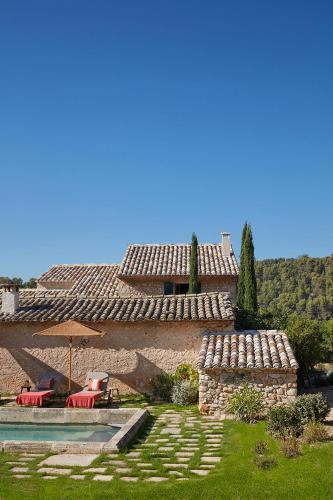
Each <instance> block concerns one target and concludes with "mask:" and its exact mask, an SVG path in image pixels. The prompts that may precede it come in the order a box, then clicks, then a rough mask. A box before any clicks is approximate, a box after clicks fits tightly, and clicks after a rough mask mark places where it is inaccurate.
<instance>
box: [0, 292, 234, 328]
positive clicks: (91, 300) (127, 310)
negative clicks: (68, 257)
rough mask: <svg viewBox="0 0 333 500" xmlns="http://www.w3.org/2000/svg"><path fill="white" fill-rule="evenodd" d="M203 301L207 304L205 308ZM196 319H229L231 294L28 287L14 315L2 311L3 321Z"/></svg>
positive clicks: (1, 319)
mask: <svg viewBox="0 0 333 500" xmlns="http://www.w3.org/2000/svg"><path fill="white" fill-rule="evenodd" d="M203 304H204V307H203ZM67 319H76V320H81V321H103V320H107V319H109V320H113V321H145V320H146V321H147V320H151V321H182V320H188V321H197V320H203V321H205V320H210V319H212V320H229V321H233V319H234V314H233V310H232V307H231V302H230V298H229V295H228V294H225V293H221V292H220V293H207V294H198V295H169V296H151V297H136V298H133V297H124V298H119V297H116V298H106V297H87V296H80V295H71V294H69V293H68V291H67V292H66V291H57V292H53V294H52V295H51V294H50V291H49V290H44V291H43V290H25V291H22V293H21V295H20V307H19V308H18V310H17V311H16V312H15V314H4V313H0V321H8V322H13V321H64V320H67Z"/></svg>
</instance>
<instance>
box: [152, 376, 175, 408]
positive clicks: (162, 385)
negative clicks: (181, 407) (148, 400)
mask: <svg viewBox="0 0 333 500" xmlns="http://www.w3.org/2000/svg"><path fill="white" fill-rule="evenodd" d="M173 384H174V378H173V375H170V374H169V373H159V374H158V375H155V377H153V378H152V379H151V380H150V385H151V388H152V394H153V396H154V397H155V398H157V399H162V400H163V401H171V391H172V388H173Z"/></svg>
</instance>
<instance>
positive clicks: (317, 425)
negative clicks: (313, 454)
mask: <svg viewBox="0 0 333 500" xmlns="http://www.w3.org/2000/svg"><path fill="white" fill-rule="evenodd" d="M302 439H303V441H304V443H309V444H311V443H316V442H317V441H326V439H328V432H327V429H326V427H325V425H324V424H322V423H321V422H308V423H307V424H306V425H305V427H304V431H303V436H302Z"/></svg>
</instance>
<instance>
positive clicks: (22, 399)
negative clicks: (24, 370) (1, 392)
mask: <svg viewBox="0 0 333 500" xmlns="http://www.w3.org/2000/svg"><path fill="white" fill-rule="evenodd" d="M58 382H59V380H58V377H56V376H54V375H53V374H50V373H46V372H43V373H41V374H40V375H39V377H38V381H37V384H36V387H35V388H34V389H33V390H32V391H29V392H22V393H21V394H19V395H18V396H17V397H16V403H17V404H18V405H21V406H22V405H24V406H43V403H44V401H45V400H47V399H49V398H50V397H51V396H53V394H54V393H55V391H56V389H57V387H58Z"/></svg>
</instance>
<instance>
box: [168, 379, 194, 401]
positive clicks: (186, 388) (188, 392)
mask: <svg viewBox="0 0 333 500" xmlns="http://www.w3.org/2000/svg"><path fill="white" fill-rule="evenodd" d="M171 401H172V402H173V403H174V404H175V405H179V406H184V405H190V404H193V403H196V402H197V401H198V389H197V388H196V387H195V386H194V385H192V384H191V382H190V381H189V380H180V381H179V382H176V383H175V385H174V386H173V388H172V392H171Z"/></svg>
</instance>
